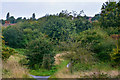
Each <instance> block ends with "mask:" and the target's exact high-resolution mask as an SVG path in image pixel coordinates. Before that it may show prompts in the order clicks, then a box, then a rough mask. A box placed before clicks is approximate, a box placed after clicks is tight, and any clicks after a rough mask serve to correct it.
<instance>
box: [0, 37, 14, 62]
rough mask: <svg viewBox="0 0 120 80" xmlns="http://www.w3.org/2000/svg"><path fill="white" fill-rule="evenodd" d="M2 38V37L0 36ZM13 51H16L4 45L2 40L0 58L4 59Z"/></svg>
mask: <svg viewBox="0 0 120 80" xmlns="http://www.w3.org/2000/svg"><path fill="white" fill-rule="evenodd" d="M2 38H4V37H3V36H2ZM14 53H16V51H15V50H14V49H12V48H9V47H6V46H5V41H4V40H2V60H4V61H6V60H7V59H8V58H9V57H10V56H11V55H13V54H14Z"/></svg>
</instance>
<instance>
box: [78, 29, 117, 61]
mask: <svg viewBox="0 0 120 80" xmlns="http://www.w3.org/2000/svg"><path fill="white" fill-rule="evenodd" d="M78 39H79V40H81V44H82V46H83V47H87V46H88V45H89V44H91V47H90V50H91V51H92V52H93V53H95V56H96V57H97V58H99V59H100V60H103V61H105V60H110V53H111V52H112V49H113V48H114V47H115V44H114V41H113V40H112V39H111V38H110V37H109V35H108V34H107V33H106V32H105V31H103V30H102V29H101V28H99V27H98V29H96V28H94V29H89V30H86V31H83V32H81V33H80V37H79V38H78Z"/></svg>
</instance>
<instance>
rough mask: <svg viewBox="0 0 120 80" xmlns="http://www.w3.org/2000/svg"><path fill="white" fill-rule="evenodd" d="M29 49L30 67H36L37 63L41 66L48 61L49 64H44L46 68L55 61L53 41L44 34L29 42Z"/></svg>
mask: <svg viewBox="0 0 120 80" xmlns="http://www.w3.org/2000/svg"><path fill="white" fill-rule="evenodd" d="M27 49H28V50H29V51H28V54H27V59H28V60H29V62H28V65H29V67H30V68H34V69H35V65H38V66H39V67H41V66H42V64H43V65H44V64H46V63H48V62H49V64H47V65H44V66H45V67H44V68H47V69H50V68H51V66H52V64H53V62H54V52H53V51H54V50H53V46H52V44H51V42H50V41H49V40H48V39H47V38H45V36H44V35H43V34H40V35H39V38H36V39H35V40H32V41H31V42H29V44H28V46H27ZM43 58H44V59H43Z"/></svg>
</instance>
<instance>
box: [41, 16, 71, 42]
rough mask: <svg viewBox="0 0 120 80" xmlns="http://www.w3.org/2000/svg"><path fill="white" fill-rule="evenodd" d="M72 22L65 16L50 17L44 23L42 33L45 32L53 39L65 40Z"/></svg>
mask: <svg viewBox="0 0 120 80" xmlns="http://www.w3.org/2000/svg"><path fill="white" fill-rule="evenodd" d="M71 28H73V24H71V21H70V20H68V19H65V18H57V17H56V18H50V19H48V21H47V22H45V24H44V28H43V31H42V32H43V33H45V34H47V35H48V36H49V37H51V38H53V39H54V40H56V39H57V40H58V41H59V40H60V41H64V40H67V38H68V35H69V33H71Z"/></svg>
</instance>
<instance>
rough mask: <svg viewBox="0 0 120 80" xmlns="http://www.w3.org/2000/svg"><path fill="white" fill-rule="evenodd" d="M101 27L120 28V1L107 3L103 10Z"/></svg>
mask: <svg viewBox="0 0 120 80" xmlns="http://www.w3.org/2000/svg"><path fill="white" fill-rule="evenodd" d="M99 21H100V22H101V27H105V28H107V27H119V26H120V24H119V23H120V1H119V2H118V3H116V2H106V3H105V4H103V5H102V8H101V18H100V20H99Z"/></svg>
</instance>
